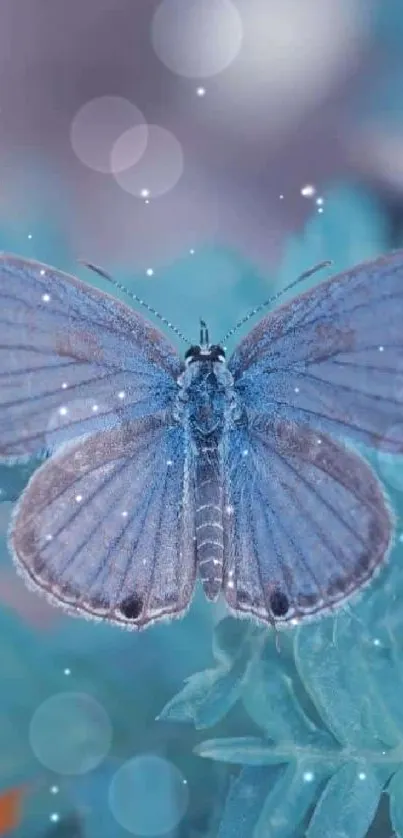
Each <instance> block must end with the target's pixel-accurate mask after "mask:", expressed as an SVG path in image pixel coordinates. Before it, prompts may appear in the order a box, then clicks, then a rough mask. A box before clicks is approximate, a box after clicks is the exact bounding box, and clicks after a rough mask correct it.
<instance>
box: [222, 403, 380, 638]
mask: <svg viewBox="0 0 403 838" xmlns="http://www.w3.org/2000/svg"><path fill="white" fill-rule="evenodd" d="M225 473H226V475H227V484H226V510H227V511H226V522H225V527H224V532H225V555H226V561H225V568H224V571H225V572H224V582H223V590H224V595H225V597H226V600H227V602H228V604H229V606H230V608H231V609H232V610H233V611H234V612H237V613H241V614H242V613H245V614H249V615H253V616H255V617H256V618H258V619H259V620H263V621H266V622H273V621H289V620H291V619H293V618H300V617H302V616H304V615H307V614H314V613H317V612H319V611H321V610H323V609H326V608H329V607H331V606H332V605H333V604H336V603H338V602H341V601H342V600H344V599H345V598H346V597H347V596H348V595H349V594H351V593H352V592H353V591H354V590H355V589H357V588H360V587H361V586H362V585H363V584H364V583H365V582H366V581H367V580H369V579H370V578H371V576H372V575H373V573H374V572H375V570H376V568H377V567H378V566H379V564H380V563H381V562H382V560H383V559H384V557H385V554H386V553H387V551H388V549H389V545H390V541H391V536H392V521H391V516H390V513H389V511H388V509H387V506H386V503H385V499H384V497H383V493H382V488H381V485H380V483H379V481H378V479H377V477H376V475H375V474H374V472H373V471H372V470H371V469H370V468H369V466H368V465H367V464H366V462H365V461H364V460H363V459H362V458H361V457H359V456H357V454H355V453H354V452H352V451H350V450H348V449H347V448H345V447H343V446H342V445H341V444H339V443H335V442H333V441H332V440H331V439H330V438H329V437H327V436H326V435H323V434H321V436H320V437H319V436H318V434H317V433H316V432H315V431H313V430H311V429H310V428H307V427H303V426H298V425H296V424H295V423H294V422H289V421H285V420H282V419H278V420H277V421H275V422H272V421H271V420H270V419H269V420H267V419H265V418H264V417H257V418H255V420H254V422H253V425H251V426H249V427H246V425H245V426H244V427H239V428H237V429H235V430H233V431H231V432H230V434H229V437H228V447H227V454H226V469H225Z"/></svg>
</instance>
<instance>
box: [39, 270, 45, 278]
mask: <svg viewBox="0 0 403 838" xmlns="http://www.w3.org/2000/svg"><path fill="white" fill-rule="evenodd" d="M39 273H40V275H41V276H45V273H46V271H44V270H43V268H42V270H41V271H39Z"/></svg>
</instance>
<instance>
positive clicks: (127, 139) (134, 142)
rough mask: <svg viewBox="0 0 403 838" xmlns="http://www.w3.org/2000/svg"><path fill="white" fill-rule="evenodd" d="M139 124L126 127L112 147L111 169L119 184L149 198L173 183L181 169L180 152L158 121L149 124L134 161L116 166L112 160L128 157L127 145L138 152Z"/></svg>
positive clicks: (178, 143)
mask: <svg viewBox="0 0 403 838" xmlns="http://www.w3.org/2000/svg"><path fill="white" fill-rule="evenodd" d="M141 131H142V127H141V126H136V127H134V128H129V129H128V131H126V132H125V133H124V134H122V136H121V137H120V138H119V139H118V140H117V142H116V143H115V145H114V146H113V149H112V155H111V161H112V170H113V174H114V176H115V179H116V181H117V183H118V184H119V186H121V187H122V189H124V190H125V191H126V192H130V194H131V195H136V196H137V197H139V198H143V197H144V194H145V190H147V194H148V195H149V196H150V198H153V197H156V196H158V195H164V193H165V192H169V191H170V190H171V189H173V187H174V186H176V184H177V182H178V180H179V178H180V177H181V175H182V172H183V152H182V146H181V144H180V142H179V141H178V140H177V139H176V137H175V136H174V134H172V133H171V131H168V130H167V129H166V128H162V127H161V126H160V125H148V137H147V147H146V149H145V150H144V153H143V154H142V156H141V157H140V158H139V159H138V162H137V164H136V165H130V166H129V167H126V168H125V169H124V171H121V170H119V166H116V165H115V163H116V162H117V163H118V162H119V161H122V160H124V161H126V162H127V161H128V160H130V155H131V152H130V149H131V148H132V149H133V152H132V153H133V154H134V155H137V152H138V149H139V147H141V142H142V139H141Z"/></svg>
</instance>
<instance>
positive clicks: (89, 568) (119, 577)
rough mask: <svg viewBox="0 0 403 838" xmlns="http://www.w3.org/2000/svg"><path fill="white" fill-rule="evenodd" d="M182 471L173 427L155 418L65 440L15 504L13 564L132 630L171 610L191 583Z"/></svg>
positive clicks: (73, 606) (190, 518) (190, 531)
mask: <svg viewBox="0 0 403 838" xmlns="http://www.w3.org/2000/svg"><path fill="white" fill-rule="evenodd" d="M187 475H188V472H187V468H186V463H185V447H184V439H183V431H182V429H181V428H180V427H179V426H178V425H176V426H175V425H169V424H167V417H166V415H164V414H161V415H156V416H149V417H144V418H142V419H137V420H134V421H133V422H129V423H127V424H125V425H122V426H120V427H119V428H114V429H111V430H108V431H103V432H101V433H97V434H94V435H91V436H88V437H86V438H85V439H80V440H77V441H75V442H72V443H70V444H69V445H67V446H65V447H64V448H63V449H61V450H60V451H58V452H56V453H55V455H54V456H53V457H51V459H50V460H48V461H47V462H46V463H45V464H44V465H43V466H41V467H40V468H39V469H38V470H37V471H36V472H35V473H34V475H33V477H32V478H31V480H30V482H29V484H28V487H27V489H26V491H25V492H24V494H23V496H22V498H21V501H20V503H19V505H18V507H17V510H16V513H15V516H14V520H13V524H12V530H11V534H10V547H11V552H12V555H13V556H14V559H15V562H16V565H17V570H19V571H20V572H21V573H22V575H23V576H24V578H25V580H26V581H27V583H28V584H29V585H31V586H33V587H34V588H35V589H37V590H40V591H42V592H44V593H45V594H46V595H47V597H48V599H49V600H50V601H51V602H52V603H54V604H59V605H61V606H63V607H64V608H65V609H66V610H67V611H69V612H70V613H73V614H78V615H79V616H80V615H81V616H88V617H92V618H94V619H106V620H109V621H111V622H115V623H118V624H120V625H123V626H127V627H129V628H141V627H143V626H145V625H147V624H149V623H152V622H155V621H156V620H159V619H161V618H163V617H165V616H175V615H178V614H180V613H181V612H183V611H184V610H185V609H186V607H187V606H188V604H189V602H190V599H191V596H192V592H193V587H194V579H195V547H194V543H195V542H194V512H193V510H194V499H193V493H192V490H191V487H190V480H189V478H188V476H187Z"/></svg>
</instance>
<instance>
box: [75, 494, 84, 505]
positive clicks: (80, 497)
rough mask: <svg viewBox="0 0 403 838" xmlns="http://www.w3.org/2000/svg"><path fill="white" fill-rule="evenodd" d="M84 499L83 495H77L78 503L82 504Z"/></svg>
mask: <svg viewBox="0 0 403 838" xmlns="http://www.w3.org/2000/svg"><path fill="white" fill-rule="evenodd" d="M82 499H83V496H82V495H76V501H77V503H80V501H82Z"/></svg>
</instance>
